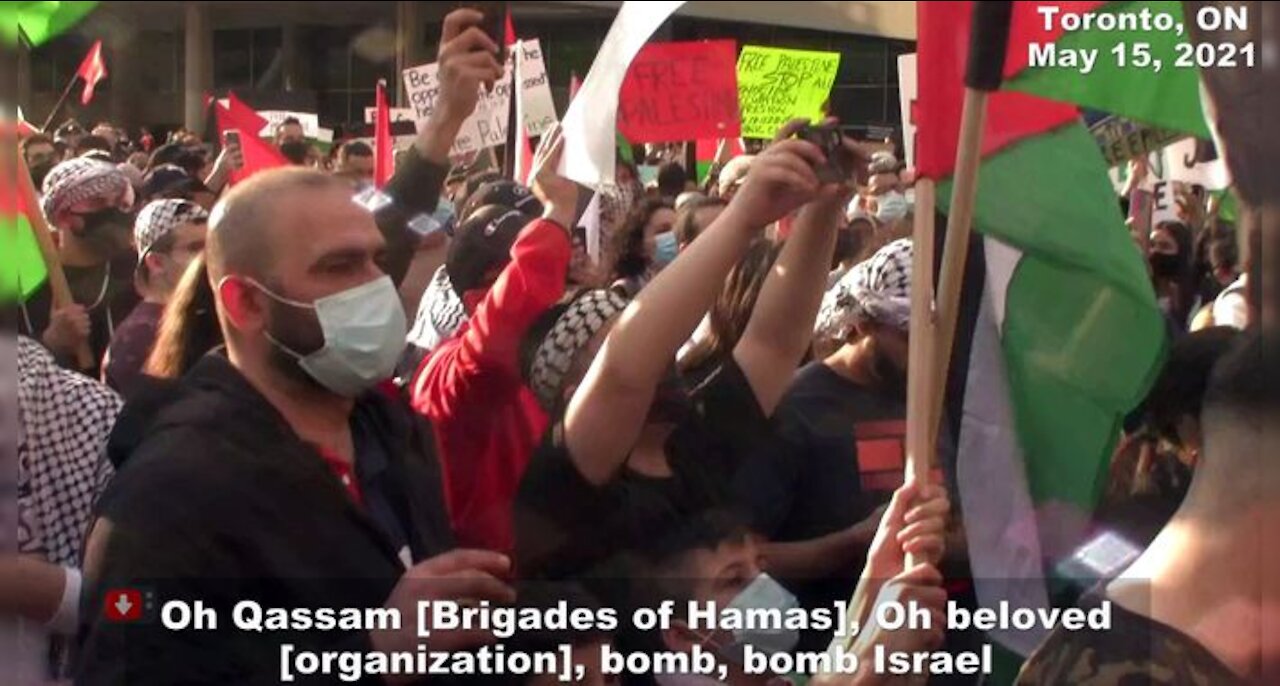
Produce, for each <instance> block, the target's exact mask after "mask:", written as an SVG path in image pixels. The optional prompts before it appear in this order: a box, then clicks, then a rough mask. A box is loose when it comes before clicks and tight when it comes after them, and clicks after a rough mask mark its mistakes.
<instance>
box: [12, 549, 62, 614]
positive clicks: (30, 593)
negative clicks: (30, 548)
mask: <svg viewBox="0 0 1280 686" xmlns="http://www.w3.org/2000/svg"><path fill="white" fill-rule="evenodd" d="M65 583H66V572H64V571H63V569H62V567H60V566H58V565H55V564H52V563H49V562H45V561H44V560H39V559H36V558H34V557H30V556H27V555H8V556H5V557H4V558H0V615H17V616H19V617H22V618H24V619H28V620H31V621H34V622H41V623H44V622H48V621H49V620H50V619H52V618H53V616H54V615H55V614H57V612H58V607H59V605H60V604H61V603H62V590H63V586H64V584H65Z"/></svg>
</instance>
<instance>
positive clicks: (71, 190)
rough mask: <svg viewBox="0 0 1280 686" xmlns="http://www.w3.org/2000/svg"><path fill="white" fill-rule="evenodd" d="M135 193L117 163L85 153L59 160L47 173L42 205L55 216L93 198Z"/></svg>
mask: <svg viewBox="0 0 1280 686" xmlns="http://www.w3.org/2000/svg"><path fill="white" fill-rule="evenodd" d="M125 194H129V195H130V196H132V194H133V187H132V186H131V185H130V184H129V178H128V177H126V176H125V175H124V174H123V173H121V172H120V170H119V169H116V167H115V165H113V164H108V163H106V162H100V161H98V160H93V159H89V158H86V157H77V158H74V159H70V160H67V161H66V162H62V163H60V164H59V165H58V166H56V167H54V168H53V169H51V170H50V171H49V174H48V175H47V176H45V177H44V193H43V197H42V199H41V209H43V210H44V216H46V217H48V218H49V219H50V220H52V219H53V218H54V217H55V216H57V215H58V214H59V213H60V212H62V211H63V210H67V209H69V208H71V207H73V206H75V205H76V204H78V203H81V202H83V201H85V200H88V199H90V198H98V197H103V198H116V197H119V196H122V195H125Z"/></svg>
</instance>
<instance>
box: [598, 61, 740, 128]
mask: <svg viewBox="0 0 1280 686" xmlns="http://www.w3.org/2000/svg"><path fill="white" fill-rule="evenodd" d="M618 130H619V131H621V132H622V135H623V136H626V138H627V140H629V141H631V142H632V143H671V142H676V141H687V140H696V139H699V138H736V137H737V136H738V134H739V133H740V131H741V130H742V118H741V117H740V116H739V113H738V72H737V46H736V44H735V43H734V42H733V41H731V40H716V41H693V42H687V43H650V44H648V45H646V46H644V49H642V50H641V51H640V54H639V55H637V56H636V58H635V60H633V61H632V62H631V67H630V68H629V69H628V70H627V78H626V80H624V81H623V82H622V90H621V92H620V93H619V96H618Z"/></svg>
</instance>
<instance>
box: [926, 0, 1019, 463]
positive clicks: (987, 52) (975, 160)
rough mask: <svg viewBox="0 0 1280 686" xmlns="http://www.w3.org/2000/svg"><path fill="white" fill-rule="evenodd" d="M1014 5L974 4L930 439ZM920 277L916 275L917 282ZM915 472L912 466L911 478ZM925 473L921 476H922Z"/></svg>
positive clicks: (938, 414)
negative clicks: (991, 100) (991, 102)
mask: <svg viewBox="0 0 1280 686" xmlns="http://www.w3.org/2000/svg"><path fill="white" fill-rule="evenodd" d="M1012 16H1013V3H1012V2H1008V1H999V0H982V1H980V2H978V3H976V5H975V6H974V10H973V20H972V28H971V29H970V34H969V61H968V64H967V65H966V73H965V92H964V109H963V111H962V112H961V115H960V144H959V147H958V148H957V149H956V166H955V173H954V175H953V177H952V179H953V181H952V186H951V206H950V212H949V213H948V215H947V237H946V244H945V245H944V246H943V250H942V268H941V271H940V273H939V278H938V305H937V329H936V342H935V347H934V353H933V357H934V364H933V365H931V366H932V376H933V381H932V382H931V383H932V388H933V389H934V393H933V407H932V410H931V412H930V414H929V425H930V427H931V429H930V432H929V435H930V436H931V439H932V440H933V441H934V443H935V447H936V442H937V436H938V426H939V423H940V422H941V420H942V405H943V398H944V396H945V395H946V394H945V392H944V391H945V389H946V380H947V375H948V373H949V371H950V366H951V348H952V345H953V344H954V342H955V334H956V321H957V319H958V318H959V309H960V291H961V287H962V285H963V282H964V270H965V264H966V263H967V262H968V258H969V239H970V236H971V235H972V229H973V206H974V202H975V200H976V198H977V194H978V164H979V162H980V161H981V159H982V132H983V129H984V128H985V125H986V117H987V96H988V94H989V93H990V92H991V91H994V90H996V89H998V88H999V87H1000V81H1001V79H1002V76H1003V71H1004V58H1005V52H1006V51H1007V50H1008V43H1009V22H1010V20H1011V19H1012ZM914 277H915V274H914V273H913V274H912V278H914ZM910 473H911V468H910V467H909V468H908V474H910ZM917 473H919V472H917Z"/></svg>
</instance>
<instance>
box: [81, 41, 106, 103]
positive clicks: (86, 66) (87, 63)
mask: <svg viewBox="0 0 1280 686" xmlns="http://www.w3.org/2000/svg"><path fill="white" fill-rule="evenodd" d="M76 76H78V77H80V78H81V79H83V80H84V93H82V94H81V95H80V104H81V105H88V104H89V101H90V100H93V89H94V88H96V87H97V85H98V82H99V81H101V80H103V79H105V78H107V63H106V61H105V60H103V59H102V41H100V40H96V41H94V42H93V47H92V48H89V54H87V55H85V56H84V61H83V62H81V63H80V68H79V69H77V70H76Z"/></svg>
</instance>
